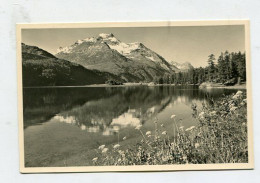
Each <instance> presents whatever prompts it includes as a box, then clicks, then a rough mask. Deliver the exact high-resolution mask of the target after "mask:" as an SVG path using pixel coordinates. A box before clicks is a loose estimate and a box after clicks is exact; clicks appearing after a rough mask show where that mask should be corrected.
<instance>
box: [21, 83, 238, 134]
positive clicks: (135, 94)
mask: <svg viewBox="0 0 260 183" xmlns="http://www.w3.org/2000/svg"><path fill="white" fill-rule="evenodd" d="M23 92H24V93H23V95H24V128H27V127H29V126H32V125H36V124H42V123H45V122H61V123H67V124H71V125H75V126H78V127H79V129H81V130H84V131H87V132H89V133H97V132H100V133H101V134H102V135H104V136H107V135H112V134H116V133H117V132H119V131H120V129H122V128H135V127H136V126H138V125H141V124H144V123H145V122H146V121H148V120H150V119H153V118H154V117H157V116H158V115H159V114H162V112H163V111H164V109H165V108H169V109H171V108H172V111H174V112H176V113H178V112H179V114H181V113H183V112H184V111H183V110H186V108H183V106H187V109H188V108H190V106H191V105H192V103H198V104H201V103H202V102H206V101H207V99H208V98H211V97H214V99H216V98H218V97H220V96H221V95H223V94H230V93H233V92H234V90H228V89H214V90H210V91H207V90H199V89H198V87H197V86H160V87H159V86H156V87H147V86H135V87H97V88H92V87H91V88H87V87H86V88H83V87H82V88H81V87H79V88H25V89H24V91H23ZM180 104H181V105H180ZM168 111H171V110H168ZM163 115H164V116H166V117H165V119H166V118H169V117H170V115H171V114H170V113H169V112H167V113H166V112H165V113H164V114H163Z"/></svg>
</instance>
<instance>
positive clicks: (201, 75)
mask: <svg viewBox="0 0 260 183" xmlns="http://www.w3.org/2000/svg"><path fill="white" fill-rule="evenodd" d="M205 62H206V61H205ZM207 62H208V65H207V66H206V67H199V68H190V69H189V70H188V71H187V72H175V73H174V74H171V75H170V74H165V75H164V76H163V77H157V78H156V79H155V80H154V82H155V83H159V84H163V83H165V84H171V83H174V84H201V83H203V82H212V83H221V84H225V85H234V84H236V83H238V84H240V83H241V82H245V81H246V55H245V53H241V52H237V53H234V52H232V53H229V52H228V51H226V52H225V53H221V54H220V55H219V56H218V58H216V57H215V55H214V54H211V55H209V56H208V60H207Z"/></svg>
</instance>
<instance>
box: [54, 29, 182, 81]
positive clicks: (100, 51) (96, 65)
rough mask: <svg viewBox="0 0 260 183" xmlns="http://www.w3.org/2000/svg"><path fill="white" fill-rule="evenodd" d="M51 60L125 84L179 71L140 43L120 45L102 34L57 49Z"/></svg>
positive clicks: (114, 39)
mask: <svg viewBox="0 0 260 183" xmlns="http://www.w3.org/2000/svg"><path fill="white" fill-rule="evenodd" d="M55 56H56V57H58V58H60V59H66V60H69V61H71V62H75V63H77V64H80V65H82V66H84V67H86V68H87V69H91V70H93V69H95V70H99V71H103V72H108V73H113V74H115V75H117V76H119V77H120V78H122V79H123V80H126V81H128V82H139V81H145V82H149V81H152V80H154V78H155V77H161V76H163V75H164V74H171V73H173V72H179V71H180V70H179V69H178V68H177V67H175V66H174V65H171V64H169V63H168V62H167V61H166V60H165V59H164V58H163V57H162V56H160V55H159V54H157V53H155V52H154V51H152V50H150V49H149V48H147V47H145V46H144V45H143V44H142V43H138V42H135V43H124V42H121V41H120V40H118V39H117V38H116V37H115V36H114V35H113V34H104V33H102V34H99V35H98V36H97V37H91V38H86V39H83V40H78V41H76V42H75V43H74V44H73V45H70V46H67V47H64V48H62V47H60V48H59V49H58V50H57V54H56V55H55Z"/></svg>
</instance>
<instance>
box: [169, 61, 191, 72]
mask: <svg viewBox="0 0 260 183" xmlns="http://www.w3.org/2000/svg"><path fill="white" fill-rule="evenodd" d="M169 63H170V65H172V66H174V67H176V68H178V69H179V70H180V71H181V72H185V71H188V70H190V69H193V68H194V67H193V66H192V65H191V64H190V63H189V62H184V63H178V62H174V61H169Z"/></svg>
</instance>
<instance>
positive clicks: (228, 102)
mask: <svg viewBox="0 0 260 183" xmlns="http://www.w3.org/2000/svg"><path fill="white" fill-rule="evenodd" d="M192 108H193V111H194V112H193V117H194V118H196V119H197V120H198V122H199V124H198V125H195V124H194V126H190V127H188V128H184V126H181V123H180V122H179V121H177V120H176V116H175V115H174V114H173V115H172V116H171V119H172V123H173V126H174V127H175V128H174V129H175V130H174V131H175V136H173V137H170V136H168V131H167V130H166V129H165V128H164V126H163V124H162V123H160V122H159V121H157V120H155V121H154V125H155V130H154V131H147V132H143V131H142V126H141V125H139V126H137V127H136V130H137V131H139V132H140V134H141V135H142V140H141V141H140V142H139V143H137V144H136V145H134V146H131V147H128V146H121V145H120V143H119V142H118V144H114V145H113V146H111V147H106V146H105V145H101V146H99V147H97V152H98V156H97V157H95V158H93V164H94V165H159V164H187V163H189V164H210V163H246V162H248V146H247V144H248V143H247V101H246V94H245V93H243V92H242V91H238V92H237V93H236V94H234V95H231V96H225V97H223V98H222V99H221V100H218V101H213V100H211V101H210V103H209V104H204V105H203V107H202V109H200V110H198V109H197V106H196V105H195V104H194V105H193V106H192ZM126 138H127V137H124V138H123V139H122V140H125V139H126Z"/></svg>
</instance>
